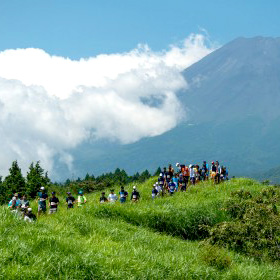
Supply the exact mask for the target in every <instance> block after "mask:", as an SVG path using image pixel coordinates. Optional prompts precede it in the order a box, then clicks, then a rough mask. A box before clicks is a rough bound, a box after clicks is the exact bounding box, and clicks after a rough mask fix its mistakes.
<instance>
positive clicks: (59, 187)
mask: <svg viewBox="0 0 280 280" xmlns="http://www.w3.org/2000/svg"><path fill="white" fill-rule="evenodd" d="M159 173H160V168H158V169H157V170H156V172H155V173H154V175H158V174H159ZM150 177H151V174H150V172H149V171H148V170H145V171H143V172H142V173H139V172H136V173H135V174H134V175H131V176H130V175H128V174H127V173H126V171H125V170H122V169H120V168H117V169H116V170H115V172H109V173H104V174H101V175H99V176H97V177H95V176H94V175H89V174H88V173H87V174H86V176H85V178H83V179H82V178H77V179H75V180H74V179H72V180H70V179H67V180H66V181H65V182H63V183H57V182H55V183H52V182H51V180H50V178H49V176H48V172H46V171H45V170H44V169H43V168H42V167H41V166H40V161H37V162H36V163H33V162H32V163H31V164H30V166H29V169H28V172H27V175H26V177H24V176H23V175H22V172H21V169H20V167H19V165H18V162H17V161H14V162H13V163H12V166H11V167H10V169H9V174H8V175H7V176H6V177H5V179H4V180H3V179H2V177H1V176H0V204H3V203H7V202H8V201H9V200H10V199H11V198H12V196H13V194H14V193H19V194H20V195H23V194H26V195H27V196H28V197H29V198H31V199H34V198H35V197H36V195H37V193H38V190H39V188H40V187H41V186H44V187H45V188H46V189H47V190H48V189H50V188H51V189H52V191H56V192H57V193H58V194H65V193H66V192H68V191H70V192H73V193H75V192H77V191H78V190H79V189H83V190H84V191H85V192H92V191H95V190H103V189H104V188H107V187H112V188H113V187H114V186H124V185H126V184H129V183H132V182H139V183H141V182H144V181H145V180H147V179H149V178H150Z"/></svg>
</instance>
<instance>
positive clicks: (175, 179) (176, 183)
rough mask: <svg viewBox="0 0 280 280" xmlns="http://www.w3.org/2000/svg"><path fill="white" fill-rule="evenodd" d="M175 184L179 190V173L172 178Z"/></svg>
mask: <svg viewBox="0 0 280 280" xmlns="http://www.w3.org/2000/svg"><path fill="white" fill-rule="evenodd" d="M172 180H173V182H174V184H175V185H176V191H178V183H179V178H178V175H177V174H175V176H174V177H173V178H172Z"/></svg>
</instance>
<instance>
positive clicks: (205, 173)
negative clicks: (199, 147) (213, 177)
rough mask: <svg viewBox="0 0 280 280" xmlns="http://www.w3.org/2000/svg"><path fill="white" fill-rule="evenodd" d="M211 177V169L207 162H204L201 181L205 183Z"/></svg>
mask: <svg viewBox="0 0 280 280" xmlns="http://www.w3.org/2000/svg"><path fill="white" fill-rule="evenodd" d="M208 177H209V168H208V164H207V163H206V161H203V164H202V167H201V179H202V180H203V181H205V180H208Z"/></svg>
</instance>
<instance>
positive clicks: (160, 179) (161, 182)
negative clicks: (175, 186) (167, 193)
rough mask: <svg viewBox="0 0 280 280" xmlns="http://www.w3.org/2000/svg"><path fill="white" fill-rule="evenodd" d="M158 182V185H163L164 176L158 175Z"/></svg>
mask: <svg viewBox="0 0 280 280" xmlns="http://www.w3.org/2000/svg"><path fill="white" fill-rule="evenodd" d="M158 183H159V185H161V186H163V185H164V178H163V177H158Z"/></svg>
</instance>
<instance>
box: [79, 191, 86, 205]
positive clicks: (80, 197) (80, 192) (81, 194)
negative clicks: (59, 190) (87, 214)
mask: <svg viewBox="0 0 280 280" xmlns="http://www.w3.org/2000/svg"><path fill="white" fill-rule="evenodd" d="M86 202H87V199H86V197H85V196H84V192H83V191H79V193H78V207H81V206H83V205H84V204H85V203H86Z"/></svg>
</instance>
